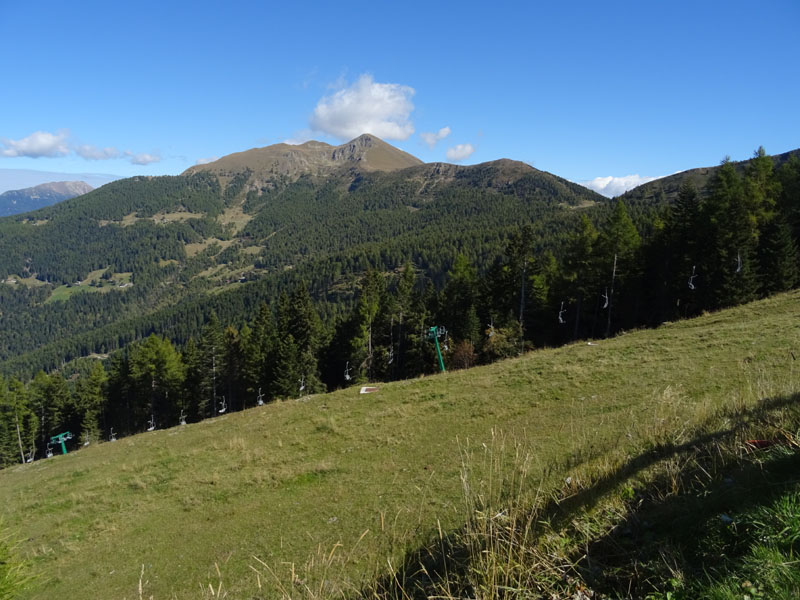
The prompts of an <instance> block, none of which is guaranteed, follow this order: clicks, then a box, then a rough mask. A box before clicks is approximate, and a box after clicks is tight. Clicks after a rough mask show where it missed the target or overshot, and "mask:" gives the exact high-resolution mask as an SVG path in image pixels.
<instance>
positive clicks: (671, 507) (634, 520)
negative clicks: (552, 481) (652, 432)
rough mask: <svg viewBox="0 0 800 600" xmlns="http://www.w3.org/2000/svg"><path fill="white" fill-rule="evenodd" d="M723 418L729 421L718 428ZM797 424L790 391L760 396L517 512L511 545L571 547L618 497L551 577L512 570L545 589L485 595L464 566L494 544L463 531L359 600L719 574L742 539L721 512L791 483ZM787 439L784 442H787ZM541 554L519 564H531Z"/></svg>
mask: <svg viewBox="0 0 800 600" xmlns="http://www.w3.org/2000/svg"><path fill="white" fill-rule="evenodd" d="M726 422H728V423H733V425H731V426H729V427H725V428H723V429H720V426H721V424H723V423H726ZM798 427H800V394H795V395H791V396H785V397H777V398H768V399H764V400H762V401H761V402H759V403H758V404H756V405H755V406H753V407H750V408H739V409H735V410H729V411H726V412H725V413H723V414H718V415H715V416H712V417H711V418H709V419H708V420H707V421H706V422H704V423H702V424H701V425H700V426H698V427H697V428H696V429H695V430H694V432H693V434H692V438H691V440H690V441H688V442H685V443H682V444H669V443H666V444H658V445H654V446H653V447H652V448H650V449H648V450H647V451H645V452H642V453H641V454H639V455H637V456H635V457H633V458H631V459H630V460H628V461H627V462H625V463H624V464H622V465H621V466H619V467H618V468H616V469H614V470H613V471H611V472H608V473H605V474H602V475H600V476H598V477H597V478H596V479H594V481H593V482H592V483H591V484H589V485H587V486H585V487H583V488H581V489H580V490H578V491H576V492H574V493H572V494H570V495H567V496H564V495H563V494H562V495H561V496H560V497H555V498H553V499H550V500H548V501H546V502H544V503H543V504H540V505H538V506H533V508H528V509H525V510H527V514H526V515H524V516H523V515H518V516H516V517H515V519H514V522H513V523H510V524H508V525H506V526H504V527H505V529H507V530H509V531H513V530H516V531H524V534H522V537H520V538H519V539H515V540H514V541H513V543H514V544H517V545H520V544H537V543H539V541H540V539H541V536H542V535H543V534H545V533H548V532H559V535H569V536H572V539H573V541H575V540H576V539H577V538H580V537H581V536H586V534H581V533H580V532H578V531H576V530H575V526H574V524H575V522H576V520H581V519H586V518H590V517H587V515H588V514H589V512H590V511H591V510H592V509H594V508H596V507H597V506H598V504H599V503H601V502H602V501H603V499H604V498H608V497H609V495H610V494H613V493H617V494H620V495H621V497H624V498H626V502H625V505H626V510H624V511H623V514H621V515H618V516H617V517H616V518H615V519H614V521H615V522H614V523H612V524H611V525H613V526H611V527H609V524H608V523H606V524H604V525H602V526H600V527H599V530H600V531H599V533H597V534H596V535H593V536H592V535H591V534H590V535H589V536H588V537H589V538H591V539H588V538H587V539H583V540H581V542H582V543H581V548H582V551H581V552H580V553H578V555H576V556H573V557H571V558H572V559H571V560H570V561H566V562H564V561H562V564H561V565H558V566H556V565H550V567H552V568H551V569H547V568H545V569H542V565H541V564H540V563H537V564H529V565H522V569H523V570H524V568H526V567H527V568H529V569H531V570H533V569H536V570H540V571H542V572H544V571H548V572H549V577H550V583H546V582H543V584H542V586H539V585H538V584H537V585H536V587H537V588H538V590H533V589H531V587H530V582H531V581H534V578H535V577H536V575H535V574H532V573H528V574H527V575H526V576H525V578H523V580H522V582H521V583H520V584H519V585H517V586H516V587H514V586H507V587H504V588H503V589H494V590H487V589H486V588H485V587H484V586H483V584H482V582H481V581H480V577H481V575H480V571H481V568H482V567H480V566H478V565H476V562H479V561H480V560H482V558H481V557H478V555H479V554H480V553H484V554H485V553H486V552H488V551H490V550H491V549H496V547H497V545H496V544H494V543H493V541H492V540H489V539H487V540H483V541H482V542H480V543H478V544H476V543H475V538H474V528H472V529H471V528H470V526H469V525H467V526H465V527H463V528H461V529H459V530H457V531H455V532H452V533H450V534H448V535H443V536H440V535H437V536H434V537H432V538H431V539H430V541H429V542H428V543H427V544H423V545H422V546H420V547H419V548H416V549H415V550H413V551H410V552H408V553H407V554H406V556H405V558H404V561H403V563H402V564H401V565H400V566H399V567H398V568H397V569H396V570H395V572H394V573H393V574H389V575H385V576H383V577H381V578H379V579H378V580H376V581H375V582H374V583H373V584H372V585H371V586H370V588H369V589H366V590H363V591H362V593H361V594H360V596H361V597H372V598H392V599H394V598H397V599H400V598H402V599H413V600H417V599H423V598H425V599H427V598H431V597H438V598H454V597H471V598H475V597H506V598H511V597H530V598H536V597H543V598H551V597H562V596H561V595H560V594H559V592H564V591H565V589H566V588H570V589H571V590H574V589H575V583H574V582H575V581H578V580H579V581H582V582H585V584H587V585H588V586H589V587H590V588H592V589H595V590H597V591H599V592H601V593H603V594H607V595H610V596H612V597H627V598H630V597H644V596H645V595H646V594H648V593H650V592H653V591H654V592H658V591H660V590H663V589H665V588H667V587H668V582H669V581H670V580H675V579H681V578H683V579H684V580H685V579H690V578H692V577H707V575H706V574H707V573H709V572H715V573H723V574H724V571H725V569H726V568H728V565H730V564H731V561H730V559H731V557H732V555H733V554H736V553H740V552H742V551H744V547H743V544H744V543H745V542H744V540H745V539H746V536H741V535H738V533H739V532H737V531H736V523H735V521H734V520H733V519H731V517H729V516H728V515H729V514H738V513H741V512H742V511H746V510H748V509H751V508H753V507H754V506H757V505H762V504H765V503H768V502H770V501H772V500H773V499H774V498H775V497H776V495H779V494H781V493H783V492H784V491H785V490H786V489H787V487H788V486H791V485H797V484H798V475H797V474H798V473H800V453H798V451H797V445H796V444H797V437H796V435H795V433H796V432H797V429H798ZM756 435H759V436H764V437H766V439H769V440H776V441H777V442H778V443H776V444H775V445H774V446H771V447H769V448H767V449H760V450H759V449H755V448H754V447H752V446H750V445H748V444H746V440H747V439H748V438H749V437H751V436H756ZM790 440H791V444H792V445H787V444H788V443H789V441H790ZM645 475H648V479H647V485H646V486H643V487H642V489H639V490H636V489H635V488H634V485H633V483H632V482H636V481H638V479H637V478H644V476H645ZM517 501H518V502H519V501H522V502H524V500H523V499H517ZM531 512H533V513H535V514H531ZM468 518H470V519H471V518H473V516H472V515H468ZM526 524H527V525H526ZM530 524H534V526H533V527H532V528H531V527H530ZM470 530H471V531H472V532H473V533H472V537H471V538H470V535H468V531H470ZM700 531H702V532H704V533H703V535H699V534H698V532H700ZM523 538H524V539H523ZM737 544H738V545H739V546H742V547H738V546H737ZM723 548H724V552H723V553H722V554H720V552H722V549H723ZM515 553H516V551H515ZM546 554H547V552H532V553H530V554H527V556H530V557H536V559H537V560H538V559H540V558H541V557H543V556H545V555H546ZM515 556H516V554H515ZM520 556H523V554H520ZM476 559H477V560H476ZM500 562H502V561H500ZM553 572H559V573H560V580H561V584H559V583H558V581H557V579H558V578H556V580H554V579H553V575H552V574H553ZM476 573H479V576H478V579H477V580H476V577H475V575H476ZM518 583H519V582H518ZM580 585H582V584H580ZM524 589H525V590H527V591H523V590H524ZM487 592H489V593H488V594H487ZM569 593H570V594H572V592H571V591H570V592H569ZM520 594H521V595H520ZM570 597H572V596H571V595H570ZM577 597H580V596H577Z"/></svg>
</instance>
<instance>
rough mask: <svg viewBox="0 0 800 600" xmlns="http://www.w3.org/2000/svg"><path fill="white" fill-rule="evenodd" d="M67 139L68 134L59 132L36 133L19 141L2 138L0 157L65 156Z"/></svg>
mask: <svg viewBox="0 0 800 600" xmlns="http://www.w3.org/2000/svg"><path fill="white" fill-rule="evenodd" d="M68 137H69V132H68V131H66V130H61V131H58V132H57V133H48V132H47V131H36V132H34V133H32V134H30V135H29V136H28V137H24V138H22V139H19V140H10V139H8V138H2V139H0V144H2V145H3V146H5V148H3V149H0V156H7V157H17V156H27V157H29V158H41V157H43V156H46V157H51V158H52V157H56V156H66V155H67V154H69V144H68V143H67V138H68Z"/></svg>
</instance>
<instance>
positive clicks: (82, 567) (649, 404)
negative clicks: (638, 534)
mask: <svg viewBox="0 0 800 600" xmlns="http://www.w3.org/2000/svg"><path fill="white" fill-rule="evenodd" d="M796 357H800V292H798V291H795V292H792V293H790V294H784V295H781V296H776V297H773V298H770V299H767V300H763V301H759V302H756V303H753V304H749V305H746V306H742V307H738V308H735V309H731V310H727V311H722V312H719V313H714V314H708V315H704V316H702V317H700V318H698V319H694V320H690V321H683V322H676V323H672V324H666V325H664V326H662V327H660V328H658V329H655V330H642V331H635V332H630V333H627V334H625V335H621V336H619V337H617V338H614V339H610V340H597V341H595V342H593V343H592V344H587V342H585V341H584V342H581V343H576V344H572V345H569V346H565V347H562V348H558V349H545V350H539V351H535V352H532V353H529V354H526V355H525V356H522V357H519V358H516V359H512V360H507V361H504V362H500V363H496V364H493V365H489V366H485V367H479V368H474V369H471V370H467V371H457V372H450V373H447V374H443V375H437V376H432V377H425V378H421V379H416V380H409V381H402V382H396V383H390V384H378V387H379V391H378V392H376V393H373V394H368V395H361V394H359V389H358V388H357V387H354V388H348V389H345V390H340V391H337V392H333V393H330V394H324V395H318V396H310V397H305V398H301V399H299V400H291V401H286V402H280V403H275V404H270V405H266V406H263V407H254V408H250V409H248V410H246V411H243V412H238V413H230V414H226V415H222V416H218V417H217V418H215V419H213V420H208V421H205V422H202V423H198V424H191V425H188V426H185V427H173V428H171V429H162V430H156V431H154V432H150V433H143V434H140V435H136V436H133V437H129V438H125V439H120V440H119V441H117V442H114V443H110V442H107V443H102V444H98V445H94V446H90V447H88V448H83V449H80V450H78V451H75V452H72V453H70V454H69V455H67V456H58V455H57V456H55V457H54V458H52V459H49V460H39V461H36V462H35V463H33V464H29V465H21V466H18V467H12V468H8V469H6V470H4V471H2V472H0V519H1V520H3V521H4V522H5V524H6V526H7V527H8V528H10V530H11V531H12V532H13V534H14V535H15V536H16V537H17V538H18V539H19V540H20V541H21V546H20V552H21V553H22V554H23V556H25V557H27V559H28V562H29V567H30V569H31V570H32V571H33V572H34V574H36V576H37V581H36V583H35V584H34V585H33V586H30V587H29V588H28V590H27V591H26V592H25V593H24V595H23V597H25V598H49V597H59V596H66V595H71V596H73V597H81V598H128V599H131V598H154V599H155V600H161V599H166V598H203V597H214V598H216V597H228V598H272V597H280V596H292V597H298V598H299V597H325V596H328V597H332V596H337V595H341V594H345V593H350V592H354V591H357V590H361V589H363V588H365V587H367V588H368V587H370V586H371V585H373V582H375V581H376V578H378V579H379V578H380V577H381V576H384V577H385V576H387V574H389V576H391V574H392V573H397V572H398V567H399V566H400V565H402V564H403V561H404V560H405V561H406V562H407V561H408V556H410V555H411V554H412V553H413V552H414V551H415V550H416V549H418V548H420V547H422V546H424V545H425V544H429V543H430V542H431V540H434V542H435V540H437V539H438V540H444V539H447V538H448V535H449V534H450V533H451V532H455V531H459V530H461V529H463V527H464V524H465V523H466V522H467V521H469V519H470V515H471V514H475V511H476V510H477V509H476V506H475V503H474V496H473V493H474V492H475V490H477V489H479V488H481V486H483V485H486V484H487V482H489V483H491V485H496V487H497V488H498V489H497V490H495V493H496V494H499V495H500V496H502V492H503V490H504V489H509V488H511V487H514V486H515V485H517V483H516V482H517V479H516V478H515V477H516V476H515V475H514V473H516V472H517V471H518V467H519V465H520V464H521V463H524V471H525V473H526V477H525V481H526V483H525V485H526V486H528V487H529V488H530V490H532V492H531V493H534V494H541V495H542V496H544V497H551V496H552V494H562V495H566V497H570V496H574V495H575V494H578V493H579V492H580V489H581V486H582V485H584V483H585V484H586V485H588V484H589V481H590V480H592V481H593V479H592V478H593V477H596V476H598V474H601V473H604V472H606V471H607V470H608V469H610V468H612V467H613V466H614V465H618V464H620V463H624V461H625V460H627V459H629V458H630V457H632V456H637V455H640V453H641V452H643V451H644V450H647V449H648V448H652V447H653V446H654V444H655V445H659V444H660V445H664V444H681V443H685V442H687V441H688V440H691V439H692V437H691V436H692V435H694V432H696V430H697V428H699V427H701V426H703V424H707V423H709V422H711V421H710V419H711V417H712V416H713V415H714V414H717V412H718V411H719V410H721V409H725V408H727V409H731V410H733V409H736V410H746V409H747V407H749V406H754V405H755V404H756V403H758V402H760V401H764V400H768V399H775V398H787V397H792V395H794V394H797V393H798V392H800V380H799V378H798V365H799V364H800V363H797V362H796V360H795V358H796ZM729 425H730V423H727V424H726V423H725V422H722V421H721V422H720V423H719V427H727V426H729ZM714 426H715V427H716V425H714ZM492 449H495V450H498V449H500V450H502V451H500V450H498V451H497V453H496V454H495V456H504V455H506V454H507V455H508V456H510V457H511V458H510V459H509V460H508V462H504V461H503V460H501V461H498V460H496V459H492V460H486V458H485V457H486V452H487V451H489V450H492ZM504 453H505V454H504ZM520 456H522V457H523V459H522V460H520ZM465 474H468V476H466V475H465ZM470 486H471V487H470ZM465 489H466V490H467V492H466V493H465ZM596 491H597V490H596ZM597 493H598V494H599V493H600V491H597ZM471 498H472V499H471ZM776 502H778V500H776ZM498 514H500V513H498Z"/></svg>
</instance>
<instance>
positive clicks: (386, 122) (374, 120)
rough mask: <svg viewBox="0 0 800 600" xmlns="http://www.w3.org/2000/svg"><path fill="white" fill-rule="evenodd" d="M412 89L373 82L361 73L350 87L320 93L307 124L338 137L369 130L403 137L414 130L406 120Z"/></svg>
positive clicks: (359, 133) (380, 136) (410, 107)
mask: <svg viewBox="0 0 800 600" xmlns="http://www.w3.org/2000/svg"><path fill="white" fill-rule="evenodd" d="M413 95H414V88H412V87H409V86H407V85H401V84H399V83H375V81H373V79H372V76H371V75H362V76H361V77H359V78H358V81H356V82H355V83H354V84H353V85H351V86H350V87H344V88H342V89H340V90H339V91H337V92H334V93H333V94H332V95H330V96H323V97H322V99H320V101H319V102H318V103H317V107H316V108H315V109H314V114H313V115H311V119H310V123H311V127H312V128H313V129H314V130H316V131H322V132H324V133H327V134H329V135H332V136H334V137H336V138H339V139H342V140H350V139H353V138H355V137H358V136H359V135H361V134H362V133H371V134H372V135H376V136H378V137H379V138H383V139H387V140H407V139H408V138H409V137H410V136H411V134H413V133H414V124H413V123H412V122H411V120H410V116H411V111H413V110H414V105H413V104H412V102H411V97H412V96H413Z"/></svg>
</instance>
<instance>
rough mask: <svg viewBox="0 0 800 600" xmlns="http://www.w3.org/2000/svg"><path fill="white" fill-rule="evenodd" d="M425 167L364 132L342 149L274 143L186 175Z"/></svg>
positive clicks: (294, 174)
mask: <svg viewBox="0 0 800 600" xmlns="http://www.w3.org/2000/svg"><path fill="white" fill-rule="evenodd" d="M421 164H423V163H422V161H421V160H419V159H418V158H416V157H415V156H412V155H411V154H408V153H407V152H403V151H402V150H400V149H399V148H395V147H394V146H392V145H390V144H387V143H386V142H384V141H383V140H382V139H380V138H379V137H376V136H374V135H372V134H369V133H365V134H362V135H360V136H358V137H357V138H355V139H353V140H350V141H349V142H346V143H344V144H341V145H339V146H331V145H330V144H326V143H325V142H318V141H315V140H310V141H308V142H305V143H303V144H299V145H296V146H295V145H291V144H285V143H283V144H274V145H272V146H266V147H265V148H253V149H251V150H246V151H244V152H236V153H234V154H229V155H227V156H223V157H222V158H220V159H219V160H216V161H214V162H212V163H208V164H206V165H197V166H194V167H191V168H189V169H187V170H186V171H185V172H184V174H191V173H198V172H203V171H206V172H211V173H216V174H218V175H230V174H233V173H240V172H242V171H246V170H248V169H249V170H250V171H253V173H255V174H256V175H257V176H259V177H260V178H265V179H268V178H270V177H272V176H288V177H289V178H290V179H297V178H298V177H300V176H301V175H306V174H308V175H314V176H325V175H328V174H330V173H331V172H333V171H335V170H337V169H340V168H342V167H348V166H356V167H358V168H359V169H362V170H365V171H397V170H399V169H405V168H407V167H413V166H416V165H421Z"/></svg>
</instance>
